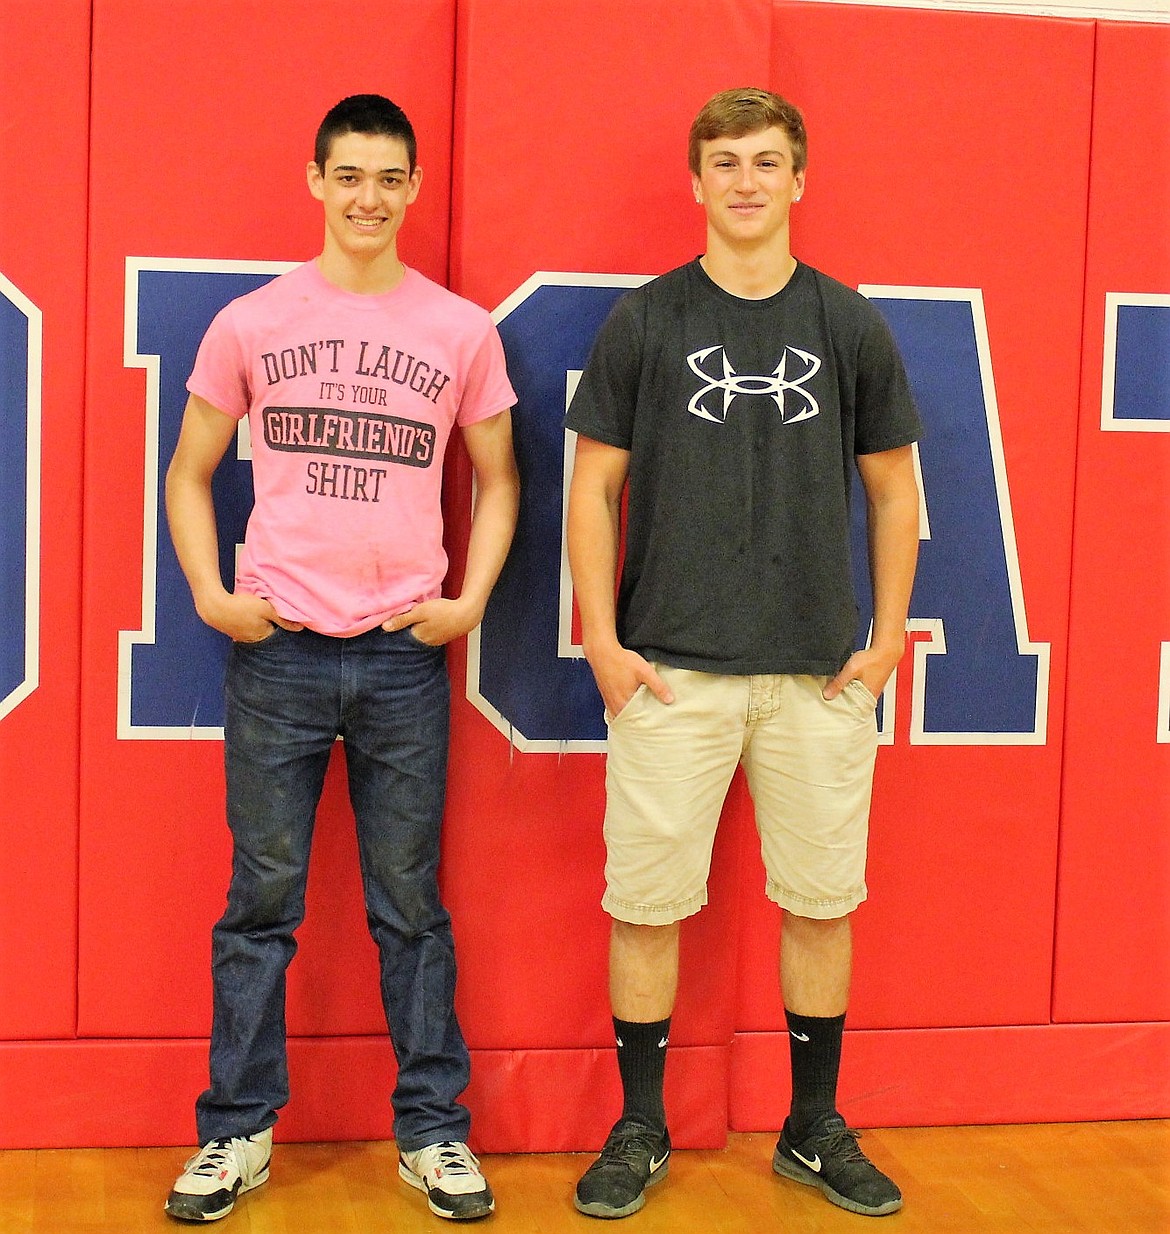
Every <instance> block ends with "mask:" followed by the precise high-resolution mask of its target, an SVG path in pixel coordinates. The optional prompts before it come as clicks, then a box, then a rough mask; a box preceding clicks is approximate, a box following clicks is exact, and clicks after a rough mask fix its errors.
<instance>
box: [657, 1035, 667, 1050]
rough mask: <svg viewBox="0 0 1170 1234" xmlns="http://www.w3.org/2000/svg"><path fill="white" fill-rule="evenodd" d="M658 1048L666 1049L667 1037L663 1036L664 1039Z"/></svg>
mask: <svg viewBox="0 0 1170 1234" xmlns="http://www.w3.org/2000/svg"><path fill="white" fill-rule="evenodd" d="M658 1048H659V1049H660V1050H664V1049H665V1048H666V1038H665V1037H663V1038H662V1040H661V1041H660V1042H659V1043H658Z"/></svg>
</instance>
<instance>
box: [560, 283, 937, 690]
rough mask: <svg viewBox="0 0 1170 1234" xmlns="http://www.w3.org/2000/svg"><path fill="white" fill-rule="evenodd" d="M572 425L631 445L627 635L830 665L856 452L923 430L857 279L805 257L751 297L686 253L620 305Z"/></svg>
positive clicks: (712, 651) (813, 668)
mask: <svg viewBox="0 0 1170 1234" xmlns="http://www.w3.org/2000/svg"><path fill="white" fill-rule="evenodd" d="M566 424H567V425H568V427H569V428H571V429H573V430H575V431H576V432H578V433H581V434H583V435H584V436H586V437H591V438H593V439H594V440H596V441H601V442H605V443H606V444H608V445H613V446H618V447H620V448H621V449H624V450H629V451H630V453H631V457H630V477H629V495H628V496H629V504H628V512H627V521H626V551H625V560H624V563H623V567H622V576H621V585H620V588H619V592H618V637H619V639H620V640H621V642H622V644H623V645H624V646H626V647H629V648H632V649H633V650H635V651H638V652H640V653H641V654H642V655H644V656H646V657H647V658H648V659H651V660H658V661H661V662H663V663H666V664H671V665H674V666H676V667H679V668H691V669H698V670H701V671H703V672H711V673H730V674H748V673H813V674H825V675H830V676H831V675H834V674H836V673H837V671H838V670H839V669H840V667H841V665H842V664H844V662H845V661H846V660H847V659H848V658H849V656H850V655H851V654H852V651H853V647H854V641H855V637H856V632H857V602H856V598H855V596H854V592H853V581H852V570H851V564H850V549H849V504H850V489H851V484H852V472H853V467H854V456H855V455H858V454H872V453H877V452H879V451H882V450H892V449H894V448H896V447H899V446H904V445H907V444H909V443H910V442H912V441H915V440H917V438H918V437H919V435H920V433H921V423H920V421H919V418H918V413H917V411H916V409H915V407H914V401H913V398H912V397H911V394H910V388H909V384H908V382H907V380H906V373H905V370H904V368H903V366H902V362H901V359H900V358H899V356H898V351H897V347H896V346H895V344H894V340H893V337H892V335H891V334H890V331H889V328H888V327H887V325H886V323H885V321H884V319H883V318H882V316H881V314H880V313H878V311H877V309H875V308H874V307H873V305H872V304H870V303H869V301H868V300H866V299H865V297H864V296H862V295H860V294H859V293H858V292H856V291H854V290H852V289H851V288H849V287H846V286H845V285H844V284H842V283H838V282H836V281H835V280H834V279H830V278H828V277H827V276H826V275H823V274H821V273H819V272H818V271H816V270H814V269H812V267H810V266H806V265H803V264H801V265H798V266H797V268H796V272H795V273H794V274H793V276H792V278H791V279H790V280H789V282H788V284H787V285H786V286H785V287H784V288H783V289H782V290H781V291H779V292H778V293H777V294H776V295H774V296H771V297H769V298H768V299H766V300H744V299H741V298H740V297H738V296H733V295H730V294H729V293H728V292H725V291H724V290H723V289H722V288H720V287H718V286H717V285H716V284H715V283H713V282H712V281H711V280H710V279H709V278H708V277H707V275H706V273H705V272H704V270H703V268H702V267H701V265H700V264H699V262H698V261H697V260H696V261H692V262H689V263H688V264H687V265H685V266H681V267H679V268H678V269H677V270H672V271H671V272H670V273H668V274H664V275H663V276H662V277H661V278H657V279H655V280H653V281H652V282H650V283H647V284H646V285H645V286H643V287H639V288H637V289H636V290H634V291H631V292H629V293H628V294H627V295H625V296H623V297H622V299H621V300H620V301H619V302H618V303H617V304H616V305H615V306H614V309H613V311H612V312H611V314H610V316H609V318H608V319H607V320H606V322H605V324H604V325H603V326H602V328H601V330H600V332H599V333H598V336H597V340H596V342H595V344H594V347H593V351H592V354H591V356H590V359H589V363H588V365H587V367H586V369H585V373H584V375H583V377H582V379H581V382H580V384H579V386H578V387H577V391H576V394H575V395H574V397H573V402H572V405H571V407H570V408H569V411H568V415H567V417H566Z"/></svg>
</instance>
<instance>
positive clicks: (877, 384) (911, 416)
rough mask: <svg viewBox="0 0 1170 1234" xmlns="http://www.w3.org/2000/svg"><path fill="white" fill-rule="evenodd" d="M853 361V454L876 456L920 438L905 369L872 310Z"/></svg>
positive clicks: (919, 423) (887, 330)
mask: <svg viewBox="0 0 1170 1234" xmlns="http://www.w3.org/2000/svg"><path fill="white" fill-rule="evenodd" d="M872 314H873V315H872V318H871V320H870V322H869V324H868V326H867V328H866V329H865V330H864V332H863V333H862V336H861V340H860V345H859V348H858V357H857V405H856V412H857V420H856V433H855V437H854V453H855V454H878V453H880V452H881V451H882V450H895V449H897V448H898V447H900V446H907V445H910V443H911V442H914V441H917V440H918V439H919V438H920V437H921V436H922V420H921V418H920V416H919V414H918V408H917V406H916V405H915V402H914V395H913V393H912V392H911V390H910V380H909V378H908V377H907V376H906V367H905V365H904V364H903V363H902V357H901V355H900V354H899V353H898V345H897V343H896V342H895V341H894V336H893V334H892V333H891V331H890V327H889V326H888V325H887V324H886V320H885V318H884V317H882V315H881V314H880V313H879V312H878V311H877V309H876V308H874V309H872Z"/></svg>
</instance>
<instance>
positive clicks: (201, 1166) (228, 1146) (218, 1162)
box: [187, 1139, 233, 1178]
mask: <svg viewBox="0 0 1170 1234" xmlns="http://www.w3.org/2000/svg"><path fill="white" fill-rule="evenodd" d="M232 1157H233V1153H232V1142H231V1140H230V1139H225V1140H212V1141H211V1143H210V1144H207V1145H205V1146H204V1148H203V1151H202V1152H201V1153H200V1154H199V1156H198V1157H197V1158H196V1159H195V1162H194V1163H193V1164H192V1165H191V1167H190V1169H189V1170H188V1171H187V1172H188V1173H189V1174H198V1175H199V1176H200V1177H202V1178H212V1177H214V1176H215V1175H216V1174H218V1173H219V1172H220V1170H222V1169H223V1168H224V1166H226V1165H227V1164H229V1162H231V1161H232Z"/></svg>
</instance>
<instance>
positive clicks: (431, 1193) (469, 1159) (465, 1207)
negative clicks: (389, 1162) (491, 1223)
mask: <svg viewBox="0 0 1170 1234" xmlns="http://www.w3.org/2000/svg"><path fill="white" fill-rule="evenodd" d="M398 1173H399V1176H400V1177H401V1178H403V1179H404V1180H405V1181H406V1182H408V1183H409V1184H410V1185H411V1186H412V1187H417V1188H418V1190H419V1191H425V1192H426V1196H427V1206H428V1207H429V1208H430V1210H431V1212H433V1213H434V1214H435V1215H436V1216H438V1217H449V1218H451V1219H452V1220H453V1221H470V1220H471V1219H472V1218H474V1217H486V1216H487V1215H488V1213H490V1212H494V1211H495V1207H496V1201H495V1197H494V1196H493V1195H492V1189H491V1188H490V1187H489V1186H488V1185H487V1179H485V1178H484V1176H483V1173H482V1171H481V1170H480V1168H479V1162H478V1161H477V1160H476V1158H475V1155H474V1154H473V1153H472V1151H471V1150H470V1149H469V1148H468V1147H467V1145H466V1144H464V1143H463V1142H462V1141H456V1140H443V1141H442V1142H441V1143H439V1144H428V1145H427V1146H426V1148H420V1149H417V1150H416V1151H415V1152H413V1153H400V1154H399V1157H398Z"/></svg>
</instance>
